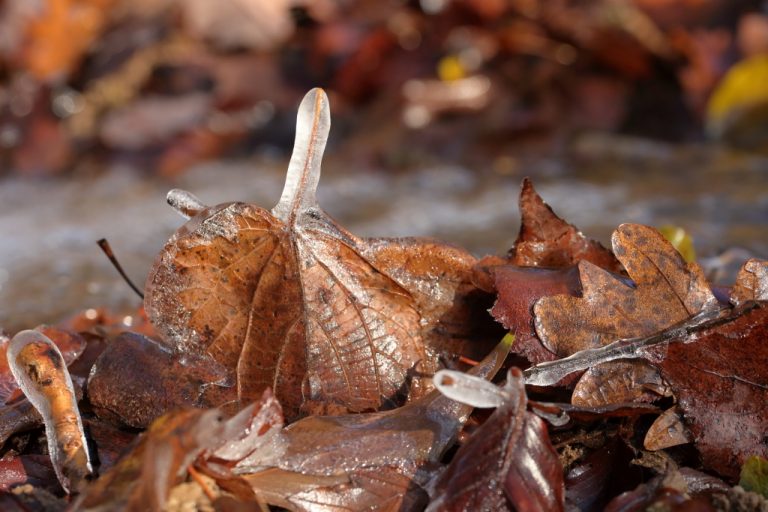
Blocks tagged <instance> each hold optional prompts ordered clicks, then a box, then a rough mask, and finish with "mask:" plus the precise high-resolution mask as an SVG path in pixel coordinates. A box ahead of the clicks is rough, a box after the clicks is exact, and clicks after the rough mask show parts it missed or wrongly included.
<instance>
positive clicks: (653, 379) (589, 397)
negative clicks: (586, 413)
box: [571, 361, 671, 407]
mask: <svg viewBox="0 0 768 512" xmlns="http://www.w3.org/2000/svg"><path fill="white" fill-rule="evenodd" d="M670 395H671V391H670V390H669V386H668V385H667V383H665V382H664V379H662V378H661V375H659V372H658V371H657V370H656V368H655V367H653V366H651V365H650V364H649V363H646V362H645V361H616V362H610V363H606V364H600V365H597V366H593V367H592V368H590V369H589V370H587V371H586V372H584V375H582V377H581V378H580V379H579V381H578V383H577V384H576V387H575V388H574V389H573V395H572V396H571V403H573V404H574V405H583V406H588V407H600V406H601V405H607V404H619V403H628V402H652V401H654V400H656V399H658V398H659V397H662V396H670Z"/></svg>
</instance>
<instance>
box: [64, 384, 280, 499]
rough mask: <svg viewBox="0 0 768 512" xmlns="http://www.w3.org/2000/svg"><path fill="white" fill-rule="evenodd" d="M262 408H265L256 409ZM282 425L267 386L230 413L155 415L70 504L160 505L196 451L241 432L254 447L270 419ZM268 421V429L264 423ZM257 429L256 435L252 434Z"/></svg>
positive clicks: (221, 445)
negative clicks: (256, 398)
mask: <svg viewBox="0 0 768 512" xmlns="http://www.w3.org/2000/svg"><path fill="white" fill-rule="evenodd" d="M263 411H266V414H263V415H260V414H259V413H261V412H263ZM263 419H268V420H274V419H277V421H278V423H279V424H278V425H277V426H278V428H279V427H281V426H282V417H281V416H280V406H279V404H277V402H275V401H274V399H273V397H272V394H271V392H269V391H268V390H267V391H266V392H265V393H264V395H263V396H262V397H261V400H260V401H259V402H257V403H254V404H252V405H249V406H248V407H246V408H244V409H243V410H242V411H240V412H239V413H238V414H236V415H235V416H233V417H232V418H228V419H227V418H225V416H224V414H223V413H222V412H221V411H220V410H219V409H208V410H203V409H184V410H177V411H174V412H171V413H169V414H166V415H165V416H162V417H161V418H158V419H157V420H156V421H155V422H154V423H152V425H151V426H150V428H149V429H148V430H147V431H146V432H144V433H143V434H141V436H140V437H139V438H138V440H137V442H136V443H135V445H134V447H133V449H132V450H131V451H130V452H129V453H128V454H126V456H125V457H123V458H122V459H121V460H120V462H118V463H117V465H115V466H113V467H112V468H111V469H109V470H108V471H107V472H106V473H104V474H103V475H102V476H101V477H100V478H99V479H98V480H96V481H95V482H93V483H92V484H91V485H90V486H89V487H87V488H86V489H85V490H84V492H83V494H82V495H81V496H80V497H79V498H78V500H77V501H76V502H75V503H74V505H73V507H72V508H73V510H83V511H85V510H125V511H137V512H138V511H153V512H154V511H157V512H159V511H160V510H164V506H165V502H166V499H167V498H168V495H169V493H170V490H171V488H172V487H173V486H174V485H175V484H176V483H178V482H179V481H181V480H182V479H183V478H184V477H185V476H186V474H187V470H188V468H189V467H190V466H191V465H192V463H193V462H195V459H197V458H198V457H200V456H203V455H204V454H206V451H208V454H207V455H205V456H206V457H210V456H212V455H211V454H213V453H215V452H216V451H217V450H224V452H226V451H227V450H228V448H229V445H228V444H227V443H228V442H234V443H235V444H237V443H238V442H239V441H240V440H242V439H243V438H244V437H245V438H248V439H249V440H251V446H252V448H255V447H258V437H259V435H260V434H263V433H264V431H265V430H267V431H268V430H269V428H268V427H270V426H271V425H270V424H264V423H261V420H263ZM265 426H266V427H267V428H266V429H265V428H264V427H265ZM251 434H255V435H253V436H252V435H251Z"/></svg>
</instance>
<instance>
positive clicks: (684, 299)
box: [534, 224, 718, 404]
mask: <svg viewBox="0 0 768 512" xmlns="http://www.w3.org/2000/svg"><path fill="white" fill-rule="evenodd" d="M613 251H614V253H615V254H616V255H617V256H618V258H619V260H620V261H621V262H622V263H623V265H624V267H625V268H626V269H627V271H628V272H629V275H630V277H631V278H632V279H633V283H632V284H631V285H630V284H627V283H624V282H621V281H619V280H618V279H616V278H615V277H614V276H612V275H611V274H609V273H608V272H606V271H605V270H603V269H601V268H599V267H596V266H595V265H592V264H591V263H588V262H581V263H579V274H580V278H581V285H582V296H581V297H573V296H568V295H560V296H556V297H544V298H542V299H541V300H539V301H538V302H537V303H536V305H535V306H534V314H535V315H536V333H537V334H538V336H539V338H540V339H541V341H542V343H543V344H544V345H545V346H546V347H547V348H549V349H550V350H552V351H554V352H556V353H557V354H558V355H560V356H569V355H571V354H574V353H577V352H579V351H582V350H586V349H594V348H596V347H599V346H601V345H607V344H609V343H611V342H614V341H616V340H620V339H627V338H635V337H642V336H649V335H651V334H653V333H656V332H659V331H662V330H664V329H665V328H667V327H670V326H671V325H673V324H676V323H680V322H683V321H684V320H686V319H688V318H690V317H693V316H695V315H698V314H701V313H702V312H710V311H717V310H718V302H717V299H716V298H715V296H714V295H713V294H712V292H711V290H710V288H709V286H708V284H707V282H706V280H705V278H704V275H703V273H702V271H701V268H700V267H699V266H698V265H697V264H696V263H688V264H686V263H685V261H684V260H683V258H682V257H681V256H680V254H679V253H678V252H677V251H675V249H674V248H673V247H672V246H671V245H670V243H669V242H668V241H666V240H665V239H664V238H663V237H662V236H661V234H659V233H658V232H657V231H655V230H654V229H653V228H649V227H647V226H641V225H635V224H623V225H621V226H620V227H619V228H618V229H617V230H616V231H615V232H614V234H613ZM596 364H598V361H595V362H594V363H593V364H591V365H590V367H594V366H595V365H596ZM613 364H621V365H622V366H621V367H616V368H613V369H612V368H611V365H613ZM627 370H629V371H627ZM654 373H655V370H654V368H652V367H650V366H648V365H646V364H645V363H643V362H629V363H610V364H609V365H607V367H605V368H600V369H593V370H591V371H590V372H588V373H587V374H585V375H584V376H583V377H582V378H581V380H580V382H579V384H577V388H578V389H579V393H578V394H576V395H575V398H576V399H577V400H581V399H587V400H588V401H590V402H591V403H595V404H596V403H600V402H599V401H600V400H602V401H603V402H602V403H609V402H605V400H617V401H619V402H624V401H627V399H633V400H648V399H649V398H653V397H652V396H649V395H648V394H647V393H646V392H647V391H653V392H655V393H659V392H660V389H661V388H663V383H660V381H661V379H660V378H659V377H658V376H656V375H654ZM606 377H608V378H606ZM613 377H617V378H613ZM609 381H610V382H609ZM638 385H639V386H638ZM654 387H655V388H656V389H653V388H654ZM661 391H663V390H661Z"/></svg>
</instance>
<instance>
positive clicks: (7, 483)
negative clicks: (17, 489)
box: [0, 455, 59, 492]
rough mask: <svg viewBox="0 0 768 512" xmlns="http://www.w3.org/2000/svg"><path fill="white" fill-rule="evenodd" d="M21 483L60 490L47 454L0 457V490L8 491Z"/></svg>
mask: <svg viewBox="0 0 768 512" xmlns="http://www.w3.org/2000/svg"><path fill="white" fill-rule="evenodd" d="M20 484H31V485H34V486H35V487H43V488H46V489H49V490H52V491H54V492H56V491H59V482H58V480H56V473H55V472H54V471H53V466H51V460H50V458H49V457H47V456H45V455H19V456H13V455H6V456H5V457H3V458H2V459H0V491H3V492H7V491H9V490H11V488H12V487H14V486H16V485H20Z"/></svg>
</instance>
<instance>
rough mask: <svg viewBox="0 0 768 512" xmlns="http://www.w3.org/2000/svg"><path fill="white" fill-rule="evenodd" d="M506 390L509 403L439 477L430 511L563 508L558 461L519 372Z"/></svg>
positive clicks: (513, 374)
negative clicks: (533, 411)
mask: <svg viewBox="0 0 768 512" xmlns="http://www.w3.org/2000/svg"><path fill="white" fill-rule="evenodd" d="M504 391H505V392H506V394H507V398H506V400H505V401H504V402H503V403H502V404H501V405H500V406H499V407H498V408H497V409H496V411H495V412H494V413H493V415H491V417H490V418H489V419H488V420H487V421H486V422H485V423H484V424H483V425H482V426H481V427H480V428H479V429H477V431H475V433H474V434H473V435H472V437H470V439H469V441H467V443H466V444H464V445H463V446H462V447H461V448H460V449H459V451H458V452H457V453H456V455H455V456H454V458H453V460H452V461H451V464H450V465H449V466H448V468H447V469H446V470H445V472H444V473H442V474H441V475H440V478H439V479H438V480H437V483H436V484H435V490H434V495H433V499H432V502H431V503H430V505H429V507H428V508H427V511H438V510H440V511H449V510H450V511H473V510H511V509H512V507H514V509H515V510H531V511H533V510H552V511H555V510H564V494H565V491H564V484H563V470H562V467H561V465H560V460H559V459H558V456H557V452H556V451H555V449H554V448H553V447H552V445H551V444H550V442H549V435H548V433H547V427H546V424H545V423H544V421H543V420H542V419H541V418H539V417H538V416H536V415H534V414H533V413H531V412H528V410H527V403H528V400H527V397H526V394H525V384H524V382H523V378H522V374H521V373H520V370H518V369H517V368H512V369H511V370H510V372H509V374H508V375H507V384H506V386H505V388H504ZM507 500H509V501H507ZM510 505H511V506H510Z"/></svg>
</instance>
